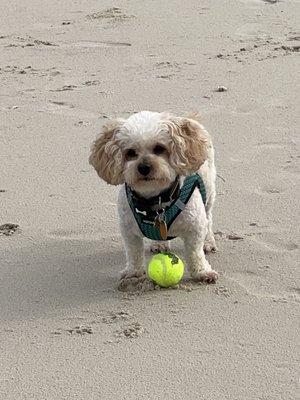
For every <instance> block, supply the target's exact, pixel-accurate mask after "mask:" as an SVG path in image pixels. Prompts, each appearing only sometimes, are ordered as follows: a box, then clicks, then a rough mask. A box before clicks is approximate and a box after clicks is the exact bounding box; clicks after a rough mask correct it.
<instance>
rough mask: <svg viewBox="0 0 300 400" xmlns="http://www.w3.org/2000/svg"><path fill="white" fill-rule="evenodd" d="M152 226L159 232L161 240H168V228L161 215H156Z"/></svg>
mask: <svg viewBox="0 0 300 400" xmlns="http://www.w3.org/2000/svg"><path fill="white" fill-rule="evenodd" d="M154 226H155V228H157V229H158V230H159V233H160V236H161V238H162V239H163V240H167V238H168V227H167V224H166V222H165V220H164V217H163V215H161V214H160V215H158V216H157V217H156V218H155V222H154Z"/></svg>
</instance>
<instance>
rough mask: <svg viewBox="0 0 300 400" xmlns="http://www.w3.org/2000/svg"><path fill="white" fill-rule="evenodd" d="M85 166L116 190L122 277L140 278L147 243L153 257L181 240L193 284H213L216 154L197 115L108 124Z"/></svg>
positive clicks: (152, 115)
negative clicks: (123, 254)
mask: <svg viewBox="0 0 300 400" xmlns="http://www.w3.org/2000/svg"><path fill="white" fill-rule="evenodd" d="M89 162H90V164H91V165H92V166H93V167H94V168H95V170H96V172H97V173H98V175H99V177H100V178H102V179H103V180H104V181H106V182H107V183H109V184H111V185H121V187H120V191H119V196H118V213H119V221H120V230H121V234H122V237H123V241H124V245H125V251H126V267H125V269H124V270H123V271H122V272H121V278H123V279H125V278H132V277H142V276H144V274H145V269H144V240H143V238H144V237H145V236H146V237H148V238H150V239H152V240H153V245H152V250H153V251H158V252H160V251H169V241H170V240H171V239H172V238H174V237H180V238H181V239H182V240H183V242H184V247H185V259H186V263H187V267H188V270H189V273H190V275H191V277H192V278H193V279H194V280H195V281H198V282H205V283H215V282H216V280H217V278H218V273H217V272H216V271H214V270H213V269H212V268H211V266H210V264H209V262H208V261H207V259H206V257H205V253H208V252H214V251H215V250H216V243H215V238H214V234H213V230H212V208H213V204H214V201H215V197H216V189H215V179H216V168H215V163H214V148H213V144H212V139H211V137H210V135H209V134H208V132H207V131H206V130H205V128H204V127H203V126H202V125H201V124H200V122H199V119H198V117H197V115H192V116H189V117H177V116H175V115H172V114H170V113H167V112H162V113H159V112H152V111H141V112H138V113H135V114H133V115H131V116H130V117H129V118H128V119H116V120H112V121H109V122H108V123H107V124H105V125H104V126H103V128H102V131H101V133H100V135H99V136H98V138H97V139H96V140H95V142H94V143H93V145H92V149H91V154H90V157H89Z"/></svg>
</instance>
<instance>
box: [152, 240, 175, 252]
mask: <svg viewBox="0 0 300 400" xmlns="http://www.w3.org/2000/svg"><path fill="white" fill-rule="evenodd" d="M150 251H151V253H153V254H157V253H168V252H169V251H170V245H169V242H154V243H152V244H151V246H150Z"/></svg>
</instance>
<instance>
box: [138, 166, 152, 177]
mask: <svg viewBox="0 0 300 400" xmlns="http://www.w3.org/2000/svg"><path fill="white" fill-rule="evenodd" d="M137 169H138V171H139V173H140V174H141V175H143V176H147V175H149V172H150V171H151V167H150V165H147V164H139V165H138V168H137Z"/></svg>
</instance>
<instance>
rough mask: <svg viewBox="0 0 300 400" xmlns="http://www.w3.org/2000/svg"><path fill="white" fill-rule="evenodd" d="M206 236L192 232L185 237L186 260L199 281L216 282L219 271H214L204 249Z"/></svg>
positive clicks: (192, 273)
mask: <svg viewBox="0 0 300 400" xmlns="http://www.w3.org/2000/svg"><path fill="white" fill-rule="evenodd" d="M203 244H204V237H202V236H201V235H199V233H197V234H190V235H188V236H186V237H184V245H185V254H186V261H187V266H188V269H189V272H190V274H191V276H192V278H193V279H194V280H195V281H198V282H206V283H215V282H216V280H217V279H218V273H217V272H216V271H214V270H213V269H212V268H211V266H210V264H209V262H208V261H207V259H206V258H205V254H204V251H203Z"/></svg>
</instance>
